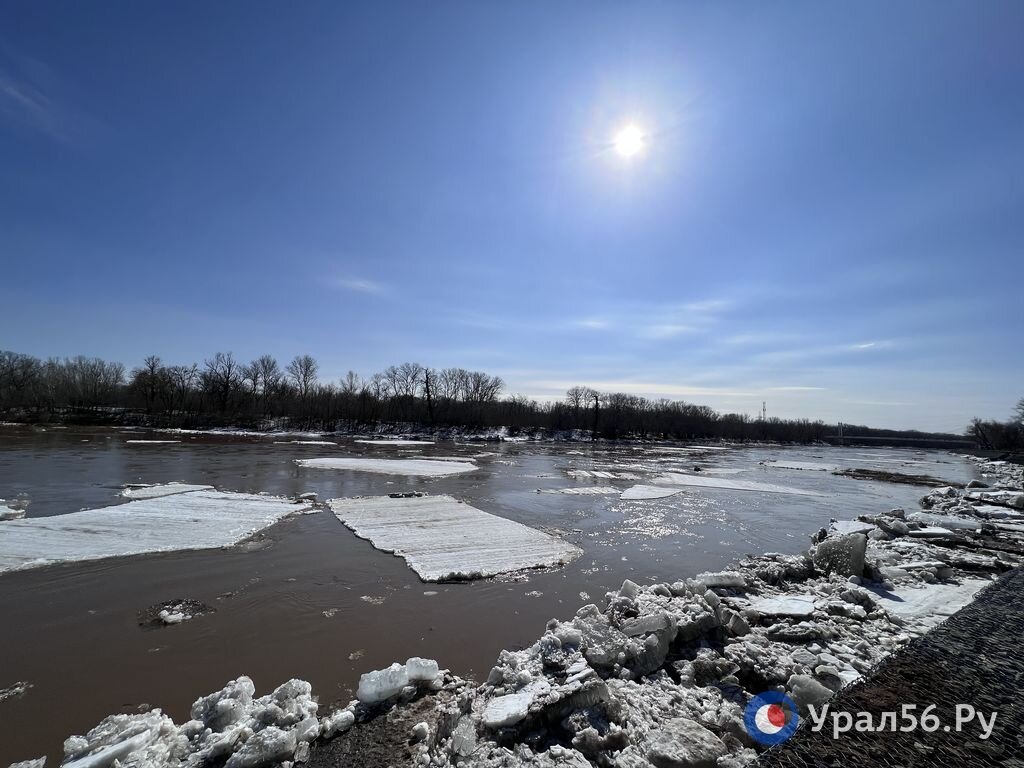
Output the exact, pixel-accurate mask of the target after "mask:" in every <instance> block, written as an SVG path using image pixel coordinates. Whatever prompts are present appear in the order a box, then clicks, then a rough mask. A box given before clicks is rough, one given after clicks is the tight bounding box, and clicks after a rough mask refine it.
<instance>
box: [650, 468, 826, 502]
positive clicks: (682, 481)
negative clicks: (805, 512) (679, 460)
mask: <svg viewBox="0 0 1024 768" xmlns="http://www.w3.org/2000/svg"><path fill="white" fill-rule="evenodd" d="M653 482H654V483H655V484H656V485H667V486H677V487H687V486H693V487H698V488H727V489H730V490H734V491H760V492H761V493H790V494H793V495H796V496H823V495H824V494H821V493H816V492H814V491H805V490H801V489H799V488H789V487H787V486H782V485H772V484H771V483H757V482H754V481H753V480H737V479H734V478H723V477H705V476H703V475H688V474H682V473H679V472H666V473H665V474H663V475H660V476H658V477H656V478H654V481H653Z"/></svg>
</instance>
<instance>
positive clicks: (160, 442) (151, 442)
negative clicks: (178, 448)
mask: <svg viewBox="0 0 1024 768" xmlns="http://www.w3.org/2000/svg"><path fill="white" fill-rule="evenodd" d="M125 442H126V443H128V444H129V445H169V444H171V443H180V442H181V440H125Z"/></svg>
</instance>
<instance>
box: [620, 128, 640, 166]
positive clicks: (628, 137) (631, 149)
mask: <svg viewBox="0 0 1024 768" xmlns="http://www.w3.org/2000/svg"><path fill="white" fill-rule="evenodd" d="M614 143H615V151H616V152H618V153H619V154H620V155H621V156H622V157H625V158H630V157H633V156H634V155H636V154H638V153H639V152H640V151H641V150H642V149H643V148H644V132H643V131H641V130H640V128H639V126H637V125H633V124H630V125H627V126H626V127H625V128H623V129H622V130H621V131H619V132H618V133H617V134H616V135H615V142H614Z"/></svg>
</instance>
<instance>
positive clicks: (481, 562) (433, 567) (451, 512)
mask: <svg viewBox="0 0 1024 768" xmlns="http://www.w3.org/2000/svg"><path fill="white" fill-rule="evenodd" d="M327 504H328V506H329V507H330V508H331V510H332V511H333V512H334V514H335V515H336V516H337V517H338V519H339V520H341V522H343V523H344V524H345V525H346V526H348V527H349V528H351V529H352V530H353V531H354V532H355V534H356V535H357V536H360V537H362V538H364V539H369V540H370V542H371V543H372V544H373V545H374V546H375V547H377V549H380V550H383V551H385V552H393V553H394V554H395V555H398V556H400V557H403V558H404V559H405V561H406V562H407V563H408V564H409V567H410V568H412V569H413V570H414V571H415V572H416V573H417V574H418V575H419V577H420V578H421V579H423V580H424V581H442V580H447V579H475V578H482V577H486V576H494V575H497V574H499V573H508V572H511V571H519V570H523V569H526V568H538V567H545V566H555V565H564V564H565V563H569V562H571V561H572V560H575V559H576V558H577V557H578V556H579V555H580V550H579V549H578V548H577V547H575V546H573V545H572V544H570V543H568V542H566V541H563V540H562V539H559V538H556V537H554V536H550V535H549V534H547V533H544V532H543V531H538V530H535V529H533V528H530V527H528V526H525V525H522V524H520V523H517V522H515V521H513V520H508V519H506V518H503V517H498V516H497V515H491V514H489V513H487V512H483V511H481V510H479V509H476V508H475V507H471V506H470V505H469V504H464V503H462V502H460V501H458V500H457V499H454V498H452V497H451V496H413V497H404V498H397V499H396V498H391V497H389V496H372V497H367V498H355V499H332V500H330V501H328V502H327Z"/></svg>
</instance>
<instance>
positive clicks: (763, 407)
mask: <svg viewBox="0 0 1024 768" xmlns="http://www.w3.org/2000/svg"><path fill="white" fill-rule="evenodd" d="M761 421H768V405H767V403H766V402H765V401H764V400H762V401H761Z"/></svg>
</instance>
